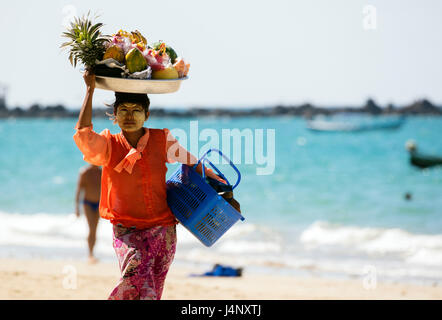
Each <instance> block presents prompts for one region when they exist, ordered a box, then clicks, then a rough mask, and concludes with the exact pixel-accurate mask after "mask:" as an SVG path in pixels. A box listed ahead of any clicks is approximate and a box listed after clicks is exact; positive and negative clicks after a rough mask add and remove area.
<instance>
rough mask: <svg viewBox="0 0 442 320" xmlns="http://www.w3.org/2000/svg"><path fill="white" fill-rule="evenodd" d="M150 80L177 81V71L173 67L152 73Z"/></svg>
mask: <svg viewBox="0 0 442 320" xmlns="http://www.w3.org/2000/svg"><path fill="white" fill-rule="evenodd" d="M152 79H178V71H177V70H176V69H175V68H174V67H169V68H166V69H163V70H154V71H152Z"/></svg>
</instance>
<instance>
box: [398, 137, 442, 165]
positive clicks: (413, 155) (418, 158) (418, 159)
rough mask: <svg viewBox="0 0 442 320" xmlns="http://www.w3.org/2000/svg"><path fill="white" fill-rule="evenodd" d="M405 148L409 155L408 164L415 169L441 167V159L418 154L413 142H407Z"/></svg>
mask: <svg viewBox="0 0 442 320" xmlns="http://www.w3.org/2000/svg"><path fill="white" fill-rule="evenodd" d="M405 147H406V149H407V150H408V153H409V154H410V164H411V165H413V166H415V167H419V168H429V167H434V166H441V165H442V157H439V156H435V155H429V154H423V153H420V152H418V151H417V145H416V143H415V142H414V141H407V143H406V145H405Z"/></svg>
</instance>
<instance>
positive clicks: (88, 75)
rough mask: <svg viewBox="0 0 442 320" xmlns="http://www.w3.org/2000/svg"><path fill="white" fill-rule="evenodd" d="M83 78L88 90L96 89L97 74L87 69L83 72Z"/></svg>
mask: <svg viewBox="0 0 442 320" xmlns="http://www.w3.org/2000/svg"><path fill="white" fill-rule="evenodd" d="M83 79H84V82H85V83H86V87H87V89H88V90H94V89H95V74H94V73H93V72H92V71H90V70H86V71H85V73H84V74H83Z"/></svg>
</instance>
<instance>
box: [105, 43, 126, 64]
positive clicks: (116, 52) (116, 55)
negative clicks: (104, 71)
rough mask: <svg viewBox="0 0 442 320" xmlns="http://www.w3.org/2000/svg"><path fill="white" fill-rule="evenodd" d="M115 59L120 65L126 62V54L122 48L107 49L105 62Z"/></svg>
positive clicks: (111, 47)
mask: <svg viewBox="0 0 442 320" xmlns="http://www.w3.org/2000/svg"><path fill="white" fill-rule="evenodd" d="M110 58H112V59H115V60H117V61H118V62H120V63H123V62H124V52H123V49H121V48H120V47H118V46H116V45H113V46H110V47H109V48H107V50H106V52H105V53H104V56H103V60H106V59H110Z"/></svg>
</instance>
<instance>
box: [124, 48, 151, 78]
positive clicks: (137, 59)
mask: <svg viewBox="0 0 442 320" xmlns="http://www.w3.org/2000/svg"><path fill="white" fill-rule="evenodd" d="M126 67H127V69H129V72H130V73H134V72H138V71H143V70H145V69H146V68H147V62H146V59H144V57H143V54H142V53H141V51H140V50H138V49H137V48H132V49H130V50H129V52H128V53H127V54H126Z"/></svg>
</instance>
